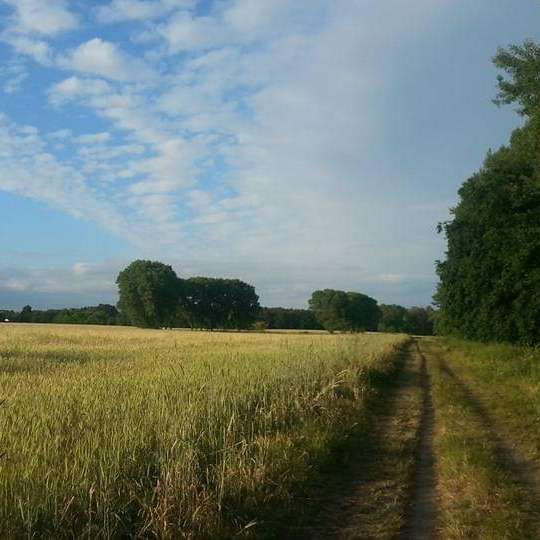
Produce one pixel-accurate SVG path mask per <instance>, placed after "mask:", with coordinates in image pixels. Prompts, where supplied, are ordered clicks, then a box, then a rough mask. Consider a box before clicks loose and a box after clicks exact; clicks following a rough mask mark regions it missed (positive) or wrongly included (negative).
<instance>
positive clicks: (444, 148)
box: [0, 0, 540, 308]
mask: <svg viewBox="0 0 540 540" xmlns="http://www.w3.org/2000/svg"><path fill="white" fill-rule="evenodd" d="M0 22H1V28H0V60H1V66H0V95H1V101H0V215H1V216H2V220H1V225H0V307H8V308H20V307H22V306H23V305H24V304H26V303H30V304H31V305H33V306H35V307H60V306H67V305H69V306H78V305H86V304H92V303H97V302H115V301H116V288H115V285H114V281H115V278H116V275H117V273H118V271H119V269H121V268H122V266H124V265H125V264H127V263H128V262H130V261H131V260H133V259H135V258H152V259H158V260H161V261H163V262H166V263H169V264H172V265H173V266H174V268H175V269H176V271H177V272H178V274H179V275H181V276H185V277H187V276H191V275H210V276H226V277H238V278H241V279H244V280H247V281H249V282H251V283H253V284H254V285H255V286H256V288H257V291H258V292H259V294H260V296H261V302H262V303H263V304H265V305H284V306H303V305H305V303H306V300H307V299H308V298H309V296H310V293H311V291H313V290H314V289H317V288H324V287H332V288H343V289H347V290H358V291H362V292H366V293H368V294H371V295H373V296H375V297H376V298H378V299H379V301H382V302H387V303H388V302H395V303H402V304H404V305H425V304H428V303H429V302H430V300H431V296H432V294H433V291H434V287H435V284H436V276H435V273H434V260H435V259H437V258H440V257H442V254H443V251H444V242H443V239H442V238H440V237H439V236H437V234H436V232H435V227H436V224H437V222H439V221H441V220H444V219H446V218H447V216H448V208H449V207H451V206H452V205H453V204H454V203H455V201H456V191H457V189H458V187H459V185H460V184H461V183H462V182H463V181H464V180H465V179H466V178H467V177H468V176H469V175H471V174H472V173H473V172H474V171H475V170H476V169H477V168H478V167H479V166H480V165H481V163H482V160H483V156H484V155H485V153H486V151H487V150H488V149H489V148H497V147H498V146H500V145H501V144H504V143H505V142H506V141H507V139H508V136H509V134H510V131H511V130H512V129H513V128H514V127H516V126H517V125H519V117H518V116H517V115H516V114H515V113H514V112H513V111H512V110H511V109H497V108H496V107H495V106H494V105H492V103H491V99H492V98H493V97H494V95H495V92H496V88H495V82H496V74H497V73H496V70H495V69H494V68H493V66H492V65H491V62H490V59H491V57H492V56H493V55H494V54H495V52H496V49H497V47H498V46H506V45H508V44H510V43H519V42H522V41H523V40H524V39H526V38H532V39H540V36H539V34H540V24H539V23H540V3H539V2H538V1H536V0H497V1H496V2H493V0H475V1H474V2H471V1H470V0H385V1H384V2H381V1H379V0H219V1H218V0H205V1H197V0H101V1H97V0H96V1H90V0H72V1H67V0H66V1H64V0H0Z"/></svg>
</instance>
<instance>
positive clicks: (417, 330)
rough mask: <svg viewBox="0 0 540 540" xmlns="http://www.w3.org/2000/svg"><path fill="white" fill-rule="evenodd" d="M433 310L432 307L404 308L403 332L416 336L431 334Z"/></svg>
mask: <svg viewBox="0 0 540 540" xmlns="http://www.w3.org/2000/svg"><path fill="white" fill-rule="evenodd" d="M434 318H435V310H434V309H433V308H432V307H429V306H428V307H411V308H409V309H407V310H406V315H405V332H406V333H408V334H413V335H416V336H432V335H433V325H434Z"/></svg>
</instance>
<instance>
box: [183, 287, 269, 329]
mask: <svg viewBox="0 0 540 540" xmlns="http://www.w3.org/2000/svg"><path fill="white" fill-rule="evenodd" d="M183 287H184V292H183V294H182V296H181V298H180V302H179V309H178V312H177V314H178V316H179V317H180V319H182V320H184V321H187V323H188V325H189V326H191V327H194V328H209V329H211V330H213V329H216V328H236V329H242V328H248V327H249V326H250V325H252V324H253V323H254V322H255V319H256V316H257V315H258V312H259V297H258V296H257V294H256V293H255V288H254V287H253V286H252V285H249V284H248V283H245V282H244V281H241V280H239V279H222V278H208V277H193V278H190V279H187V280H185V281H184V282H183Z"/></svg>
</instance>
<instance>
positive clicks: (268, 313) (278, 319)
mask: <svg viewBox="0 0 540 540" xmlns="http://www.w3.org/2000/svg"><path fill="white" fill-rule="evenodd" d="M257 320H258V321H260V322H262V323H263V325H264V328H268V329H271V330H275V329H282V330H322V329H323V327H322V326H321V324H320V323H319V321H318V320H317V317H315V313H313V311H311V310H309V309H293V308H282V307H270V308H267V307H263V308H261V310H260V312H259V316H258V317H257Z"/></svg>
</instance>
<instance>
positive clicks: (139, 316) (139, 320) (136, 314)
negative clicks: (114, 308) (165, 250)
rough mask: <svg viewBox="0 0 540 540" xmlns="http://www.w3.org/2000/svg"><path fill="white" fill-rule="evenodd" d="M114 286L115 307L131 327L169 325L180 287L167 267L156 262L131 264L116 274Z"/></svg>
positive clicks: (170, 269) (175, 276)
mask: <svg viewBox="0 0 540 540" xmlns="http://www.w3.org/2000/svg"><path fill="white" fill-rule="evenodd" d="M116 283H117V284H118V292H119V296H120V300H119V302H118V307H119V308H120V311H121V312H122V313H123V314H124V315H125V316H126V318H127V320H128V321H130V322H131V324H133V325H135V326H140V327H147V328H159V327H161V326H168V325H169V324H170V323H171V320H172V317H173V315H174V313H175V311H176V309H177V305H178V299H179V297H180V288H181V283H180V280H179V279H178V277H177V275H176V273H175V272H174V270H173V269H172V267H171V266H168V265H165V264H163V263H160V262H157V261H142V260H138V261H134V262H132V263H131V264H130V265H129V266H128V267H126V268H125V269H124V270H122V271H121V272H120V274H119V275H118V278H117V280H116Z"/></svg>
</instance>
